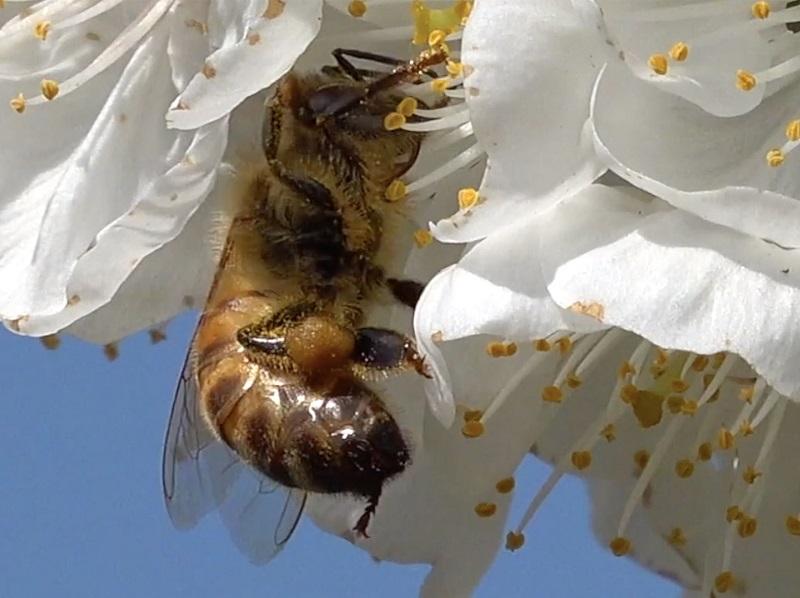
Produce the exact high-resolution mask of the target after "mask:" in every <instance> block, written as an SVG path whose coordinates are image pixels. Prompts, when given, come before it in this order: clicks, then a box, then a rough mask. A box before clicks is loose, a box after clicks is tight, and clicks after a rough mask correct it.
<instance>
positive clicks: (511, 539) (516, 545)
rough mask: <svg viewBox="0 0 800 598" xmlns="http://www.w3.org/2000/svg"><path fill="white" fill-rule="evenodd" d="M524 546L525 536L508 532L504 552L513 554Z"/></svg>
mask: <svg viewBox="0 0 800 598" xmlns="http://www.w3.org/2000/svg"><path fill="white" fill-rule="evenodd" d="M524 544H525V534H518V533H515V532H508V535H507V536H506V550H510V551H511V552H514V551H515V550H519V549H520V548H522V546H523V545H524Z"/></svg>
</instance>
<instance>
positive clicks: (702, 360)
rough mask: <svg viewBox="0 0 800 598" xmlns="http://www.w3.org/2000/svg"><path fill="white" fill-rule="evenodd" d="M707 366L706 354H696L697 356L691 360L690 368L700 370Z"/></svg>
mask: <svg viewBox="0 0 800 598" xmlns="http://www.w3.org/2000/svg"><path fill="white" fill-rule="evenodd" d="M707 367H708V356H707V355H698V356H697V357H695V358H694V360H692V365H691V368H692V369H693V370H694V371H695V372H702V371H703V370H704V369H706V368H707Z"/></svg>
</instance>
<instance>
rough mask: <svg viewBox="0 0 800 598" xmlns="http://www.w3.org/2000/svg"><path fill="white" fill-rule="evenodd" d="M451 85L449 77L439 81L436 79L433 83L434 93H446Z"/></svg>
mask: <svg viewBox="0 0 800 598" xmlns="http://www.w3.org/2000/svg"><path fill="white" fill-rule="evenodd" d="M448 85H450V79H448V78H447V77H441V78H439V79H434V80H433V81H431V87H433V91H435V92H436V93H444V92H445V91H447V86H448Z"/></svg>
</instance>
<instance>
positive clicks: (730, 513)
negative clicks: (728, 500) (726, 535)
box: [725, 505, 744, 523]
mask: <svg viewBox="0 0 800 598" xmlns="http://www.w3.org/2000/svg"><path fill="white" fill-rule="evenodd" d="M742 517H744V513H742V510H741V509H740V508H739V507H738V505H731V506H730V507H728V508H727V509H725V520H726V521H727V522H728V523H733V522H734V521H739V520H740V519H741V518H742Z"/></svg>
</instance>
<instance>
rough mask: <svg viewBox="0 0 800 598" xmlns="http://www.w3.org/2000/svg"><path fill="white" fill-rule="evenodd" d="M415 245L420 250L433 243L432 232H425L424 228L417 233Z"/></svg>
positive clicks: (415, 233) (415, 234)
mask: <svg viewBox="0 0 800 598" xmlns="http://www.w3.org/2000/svg"><path fill="white" fill-rule="evenodd" d="M414 243H415V244H416V246H417V247H419V248H422V247H427V246H428V245H430V244H431V243H433V235H432V234H431V231H429V230H425V229H424V228H421V229H419V230H417V231H415V232H414Z"/></svg>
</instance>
